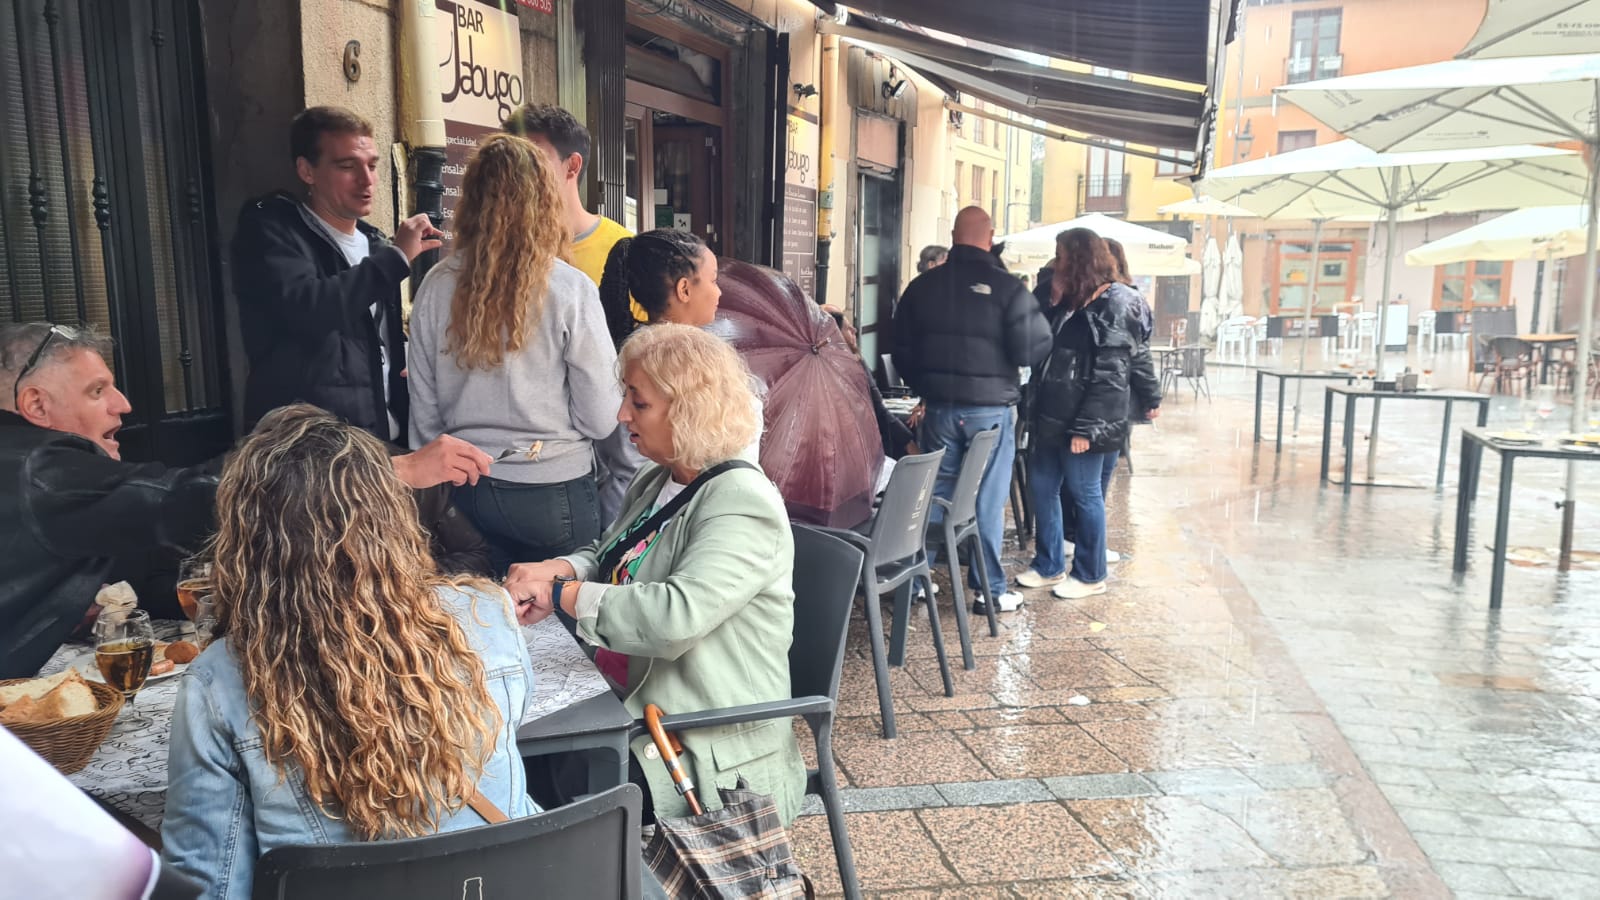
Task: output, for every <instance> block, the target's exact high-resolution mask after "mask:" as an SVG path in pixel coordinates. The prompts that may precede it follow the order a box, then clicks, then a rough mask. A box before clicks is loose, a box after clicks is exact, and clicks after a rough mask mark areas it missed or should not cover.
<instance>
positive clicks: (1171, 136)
mask: <svg viewBox="0 0 1600 900" xmlns="http://www.w3.org/2000/svg"><path fill="white" fill-rule="evenodd" d="M822 30H823V31H824V32H825V33H829V34H837V35H840V36H841V37H846V38H849V39H850V40H851V41H852V42H855V43H859V44H862V45H864V46H866V47H867V48H868V49H871V50H875V51H877V52H881V53H883V54H885V55H887V56H890V57H892V58H893V59H895V60H897V61H899V62H901V63H903V64H905V65H906V66H909V67H911V68H913V69H915V70H917V71H918V72H919V73H920V74H922V75H923V76H925V77H927V78H928V79H929V80H931V81H933V82H934V83H936V84H938V85H940V87H941V88H945V89H949V90H953V91H959V92H960V93H962V94H965V95H970V96H972V97H976V98H978V99H981V100H986V101H988V102H990V103H993V104H995V105H997V106H1000V107H1003V108H1005V109H1010V110H1013V111H1015V112H1017V113H1020V114H1022V115H1024V116H1028V117H1030V118H1035V119H1039V120H1040V121H1043V122H1047V123H1049V124H1052V125H1056V126H1059V127H1062V128H1066V129H1070V130H1073V131H1078V132H1083V133H1086V134H1091V135H1094V136H1096V137H1101V138H1107V139H1111V140H1117V141H1125V142H1128V143H1134V144H1146V145H1149V146H1152V147H1164V148H1170V149H1174V150H1192V149H1194V148H1195V146H1196V144H1197V143H1198V141H1197V138H1198V135H1199V130H1200V122H1201V119H1202V117H1203V115H1204V109H1205V97H1204V95H1203V94H1201V93H1199V92H1198V91H1189V90H1184V89H1181V88H1173V87H1163V86H1159V85H1150V84H1144V83H1141V82H1136V81H1130V80H1128V79H1124V78H1110V77H1106V76H1103V75H1091V74H1087V73H1081V72H1071V71H1067V70H1063V69H1053V68H1049V67H1047V66H1042V65H1035V64H1033V63H1030V62H1026V61H1024V60H1021V59H1016V58H1013V57H1009V56H1003V55H998V54H994V53H990V52H987V51H985V50H982V49H977V48H973V47H965V46H961V45H958V44H953V43H950V42H949V41H942V40H939V39H937V38H933V37H930V36H928V35H925V34H922V33H921V32H917V31H911V30H908V29H904V28H896V27H894V26H892V25H888V24H886V23H882V22H876V21H873V20H871V19H868V18H865V17H860V18H854V19H852V20H851V21H850V23H849V24H846V25H836V24H833V23H831V22H824V23H822Z"/></svg>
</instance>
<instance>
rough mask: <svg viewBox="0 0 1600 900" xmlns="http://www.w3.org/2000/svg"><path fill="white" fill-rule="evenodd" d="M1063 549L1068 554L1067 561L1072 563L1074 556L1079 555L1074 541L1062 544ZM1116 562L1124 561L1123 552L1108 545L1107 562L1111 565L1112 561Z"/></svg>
mask: <svg viewBox="0 0 1600 900" xmlns="http://www.w3.org/2000/svg"><path fill="white" fill-rule="evenodd" d="M1061 550H1062V552H1063V553H1065V554H1066V560H1067V563H1068V564H1069V565H1070V564H1071V563H1072V557H1073V556H1075V555H1077V548H1076V547H1074V546H1073V545H1072V542H1070V541H1068V542H1066V543H1063V544H1062V545H1061ZM1114 562H1122V554H1121V553H1118V552H1117V551H1115V550H1113V549H1111V548H1110V547H1107V548H1106V564H1107V565H1110V564H1111V563H1114Z"/></svg>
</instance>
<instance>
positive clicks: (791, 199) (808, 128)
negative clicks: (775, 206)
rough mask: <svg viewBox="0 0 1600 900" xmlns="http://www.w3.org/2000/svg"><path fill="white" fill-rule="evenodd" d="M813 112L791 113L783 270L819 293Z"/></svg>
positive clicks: (785, 176)
mask: <svg viewBox="0 0 1600 900" xmlns="http://www.w3.org/2000/svg"><path fill="white" fill-rule="evenodd" d="M819 133H820V132H819V129H818V128H817V122H816V119H815V117H813V116H812V115H811V114H809V113H804V112H801V113H791V114H790V115H789V129H788V143H787V152H786V153H785V154H784V160H785V163H784V172H783V197H784V200H783V273H784V274H785V275H788V276H789V277H790V278H793V279H794V280H795V283H796V284H798V285H800V289H801V290H803V291H805V292H806V295H807V296H810V297H815V296H816V295H817V164H816V163H817V142H818V138H819Z"/></svg>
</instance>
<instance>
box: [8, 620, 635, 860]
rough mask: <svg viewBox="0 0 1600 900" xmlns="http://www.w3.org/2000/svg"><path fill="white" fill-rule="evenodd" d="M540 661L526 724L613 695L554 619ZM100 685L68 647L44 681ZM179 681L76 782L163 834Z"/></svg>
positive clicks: (150, 690) (114, 735)
mask: <svg viewBox="0 0 1600 900" xmlns="http://www.w3.org/2000/svg"><path fill="white" fill-rule="evenodd" d="M188 627H189V626H188V625H187V623H179V622H157V623H156V637H157V638H158V639H159V640H163V641H172V640H178V639H180V638H181V636H182V631H183V630H184V629H187V628H188ZM522 634H523V637H524V638H525V639H526V640H527V642H528V656H529V658H530V659H531V660H532V661H533V675H534V679H533V698H532V699H531V700H530V701H529V703H528V712H527V715H526V716H524V717H523V723H524V724H526V723H528V722H532V721H533V720H535V719H539V718H542V717H544V716H547V715H549V714H550V713H553V712H556V711H557V710H560V709H564V708H566V707H568V706H571V705H572V704H574V703H577V702H579V701H582V700H587V699H589V698H590V697H594V696H598V695H599V694H602V693H604V692H605V691H607V690H610V688H609V687H607V685H606V682H605V679H604V678H602V677H601V676H600V672H599V671H598V670H597V669H595V667H594V664H593V663H591V662H590V661H589V658H588V657H587V656H585V655H584V653H583V650H582V649H580V648H579V647H578V642H577V641H575V640H573V638H572V635H570V634H568V633H567V630H566V629H565V628H564V627H562V625H561V623H560V622H559V621H557V619H556V618H555V617H554V616H551V617H550V618H548V619H545V620H544V621H543V622H540V623H539V624H537V625H529V626H526V627H524V628H523V629H522ZM69 665H70V666H72V667H73V668H76V669H79V670H80V671H82V672H84V673H85V675H86V676H88V675H89V674H90V673H92V674H93V677H94V678H96V679H99V678H100V674H99V672H98V671H96V670H95V665H94V648H92V647H89V646H86V645H83V644H67V645H64V646H62V647H61V648H60V649H59V650H57V651H56V653H55V655H54V656H52V657H51V658H50V661H49V662H48V663H46V664H45V666H44V668H42V669H40V670H39V674H40V675H50V674H53V673H55V672H59V671H61V670H62V669H64V668H66V667H67V666H69ZM180 680H181V679H179V678H175V677H173V678H164V679H161V680H158V681H151V682H149V683H147V684H146V685H145V686H144V689H143V690H141V691H140V692H139V695H138V696H137V697H136V698H135V699H134V703H133V708H132V710H131V711H130V709H129V707H128V706H126V705H124V706H123V709H122V712H121V713H120V714H119V715H118V716H117V722H116V724H115V725H113V726H112V728H111V734H110V736H109V737H107V738H106V741H105V743H104V744H101V745H100V749H99V750H98V751H96V752H95V755H94V758H93V759H92V760H90V761H89V765H87V766H85V767H84V768H83V770H82V771H80V772H78V773H76V774H74V775H71V776H69V778H70V779H71V781H72V783H73V784H75V785H77V786H78V787H79V788H81V789H83V790H84V791H85V792H87V793H89V794H91V795H93V796H95V797H98V798H99V799H101V800H103V801H105V802H106V803H108V804H110V805H111V806H114V807H116V808H117V809H120V810H122V811H123V812H126V813H127V814H128V815H130V816H132V817H133V818H135V819H137V820H139V821H140V822H143V823H144V824H145V825H148V826H150V828H151V829H153V830H159V829H160V827H161V814H162V811H163V808H164V807H165V806H166V802H167V735H168V733H169V732H170V731H171V730H172V707H173V705H174V704H175V703H176V702H177V699H178V682H179V681H180Z"/></svg>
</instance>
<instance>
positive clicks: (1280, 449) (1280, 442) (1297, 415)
mask: <svg viewBox="0 0 1600 900" xmlns="http://www.w3.org/2000/svg"><path fill="white" fill-rule="evenodd" d="M1288 386H1289V382H1288V381H1287V380H1286V379H1283V378H1279V379H1278V452H1279V453H1282V452H1283V389H1284V388H1286V387H1288ZM1295 409H1296V410H1298V409H1299V401H1296V406H1295ZM1294 422H1295V426H1296V427H1297V428H1298V427H1299V425H1300V413H1299V412H1296V413H1295V417H1294Z"/></svg>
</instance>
